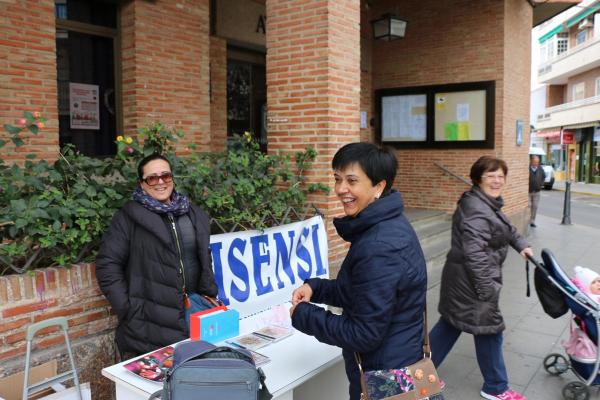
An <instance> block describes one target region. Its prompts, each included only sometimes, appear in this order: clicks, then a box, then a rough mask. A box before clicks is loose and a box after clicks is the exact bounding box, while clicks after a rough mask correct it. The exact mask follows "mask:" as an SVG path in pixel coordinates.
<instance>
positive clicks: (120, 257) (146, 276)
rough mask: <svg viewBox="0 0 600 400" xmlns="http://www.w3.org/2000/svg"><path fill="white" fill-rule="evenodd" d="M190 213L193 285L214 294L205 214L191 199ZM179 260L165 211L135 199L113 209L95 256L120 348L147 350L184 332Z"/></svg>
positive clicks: (97, 272) (206, 216) (170, 340)
mask: <svg viewBox="0 0 600 400" xmlns="http://www.w3.org/2000/svg"><path fill="white" fill-rule="evenodd" d="M188 215H189V217H190V220H191V221H192V225H193V226H194V231H195V232H196V243H197V246H196V247H197V249H198V259H199V260H200V265H201V269H202V270H201V271H200V273H199V274H198V282H197V291H198V293H200V294H206V295H209V296H213V297H214V296H216V295H217V286H216V284H215V280H214V274H213V271H212V262H211V256H210V250H209V240H210V232H209V218H208V215H207V214H206V213H205V212H204V211H202V209H200V208H199V207H197V206H195V205H191V206H190V210H189V214H188ZM179 266H180V264H179V254H178V251H177V246H176V244H175V237H174V234H173V231H172V228H171V224H170V223H169V221H168V219H167V217H166V216H161V215H159V214H156V213H154V212H151V211H149V210H147V209H145V208H144V207H143V206H141V205H140V204H138V203H136V202H135V201H130V202H128V203H127V204H125V206H124V207H123V209H121V210H120V211H119V212H118V213H117V214H115V216H114V217H113V220H112V222H111V224H110V227H109V229H108V230H107V231H106V233H105V234H104V237H103V240H102V246H101V247H100V251H99V252H98V256H97V257H96V276H97V278H98V283H99V285H100V289H102V292H103V293H104V295H105V296H106V298H107V299H108V301H109V302H110V304H111V306H112V308H113V310H114V312H115V313H116V314H117V316H118V318H119V326H118V328H117V333H116V339H117V344H118V346H119V349H120V350H121V351H122V352H124V351H127V352H134V353H138V354H141V353H146V352H149V351H152V350H154V349H156V348H159V347H162V346H166V345H169V344H172V343H174V342H177V341H180V340H183V339H185V338H187V337H188V329H187V327H186V325H185V318H184V310H183V290H182V289H183V277H182V275H181V274H180V267H179Z"/></svg>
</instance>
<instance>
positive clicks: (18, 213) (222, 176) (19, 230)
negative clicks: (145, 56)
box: [0, 113, 328, 275]
mask: <svg viewBox="0 0 600 400" xmlns="http://www.w3.org/2000/svg"><path fill="white" fill-rule="evenodd" d="M44 121H45V120H44V119H43V117H41V116H40V115H39V114H32V113H25V119H24V123H23V120H21V121H19V125H20V126H18V127H14V126H12V125H5V126H4V127H5V130H6V131H7V132H8V133H9V135H10V139H11V141H12V142H13V144H14V145H15V146H17V147H19V146H21V145H22V144H23V141H22V139H21V138H20V134H21V133H22V132H23V131H25V130H28V131H29V132H30V133H32V134H37V132H38V129H39V128H40V127H43V123H44ZM181 137H183V133H182V132H181V131H177V130H174V129H169V128H167V127H165V126H164V125H162V124H160V123H153V124H150V125H148V126H147V127H145V128H142V129H140V130H139V131H138V135H137V136H136V137H135V138H134V137H127V136H125V137H123V136H119V137H118V138H117V155H116V156H115V157H113V158H103V159H97V158H92V157H88V156H84V155H81V154H79V153H78V152H76V151H75V150H74V148H73V147H70V146H67V147H65V148H63V149H62V150H61V153H60V156H59V158H58V160H56V161H55V162H54V163H49V162H47V161H45V160H34V157H33V156H28V159H27V160H26V161H25V163H24V164H23V165H22V166H19V165H16V164H14V165H10V166H8V165H6V163H5V162H4V160H2V159H0V275H3V274H6V273H13V272H20V273H21V272H25V271H28V270H31V269H34V268H43V267H48V266H52V265H69V264H72V263H77V262H80V261H91V260H93V258H94V256H95V253H96V250H97V247H98V245H99V242H100V239H101V237H102V234H103V232H104V231H105V229H106V228H107V226H108V224H109V222H110V220H111V218H112V215H113V214H114V213H115V212H116V211H117V210H118V209H120V208H121V207H122V206H123V204H124V203H125V202H126V201H127V200H128V199H130V198H131V193H132V192H133V189H134V188H135V186H136V185H137V176H136V168H137V163H138V162H139V160H140V159H141V158H143V157H144V156H145V155H148V154H152V153H154V152H158V153H161V154H163V155H165V156H167V157H168V158H169V159H170V160H171V162H172V163H173V166H174V172H175V175H176V180H175V182H176V187H177V190H178V191H180V192H182V193H185V194H187V195H188V196H189V197H190V198H191V200H192V201H193V202H195V203H196V204H199V205H201V206H202V207H203V208H204V209H205V210H206V211H207V212H208V213H209V214H210V215H211V216H212V217H213V218H215V219H216V220H217V221H218V222H219V224H220V225H221V226H222V227H224V228H226V229H227V230H230V229H232V228H236V227H238V228H239V227H242V228H245V229H261V228H264V227H265V226H266V224H267V223H269V222H270V220H271V219H274V220H281V218H282V217H283V216H284V213H285V212H286V210H287V208H288V207H289V206H293V207H296V208H302V207H304V206H305V202H306V195H307V193H309V192H313V191H316V190H325V191H327V190H328V188H327V187H325V186H323V185H315V184H313V185H308V184H306V182H305V179H304V177H303V172H304V171H305V170H306V169H307V168H308V167H309V166H310V163H311V162H312V161H314V159H315V157H316V152H315V150H314V149H311V148H309V149H306V150H305V151H304V152H299V153H297V154H296V156H295V162H296V165H295V171H292V169H293V168H292V165H291V160H290V158H289V157H287V156H279V155H267V154H264V153H262V152H261V151H260V148H259V146H258V144H257V143H256V142H255V141H254V140H253V139H252V137H251V135H249V134H245V135H244V136H242V137H237V138H234V139H233V140H232V141H231V143H230V145H229V148H228V149H227V150H226V151H223V152H219V153H197V152H194V151H192V154H191V155H190V156H187V157H179V156H177V155H176V154H175V152H174V150H175V147H174V143H175V142H177V140H178V139H179V138H181ZM6 143H7V142H5V141H0V148H2V147H3V146H5V145H6Z"/></svg>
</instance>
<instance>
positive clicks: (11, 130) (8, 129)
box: [4, 124, 23, 135]
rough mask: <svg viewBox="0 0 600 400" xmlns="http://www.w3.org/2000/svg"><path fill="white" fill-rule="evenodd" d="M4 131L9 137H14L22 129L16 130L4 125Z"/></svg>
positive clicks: (14, 127)
mask: <svg viewBox="0 0 600 400" xmlns="http://www.w3.org/2000/svg"><path fill="white" fill-rule="evenodd" d="M4 129H5V130H6V131H7V132H8V133H10V134H11V135H16V134H18V133H20V132H21V131H22V130H23V129H22V128H17V127H16V126H12V125H9V124H4Z"/></svg>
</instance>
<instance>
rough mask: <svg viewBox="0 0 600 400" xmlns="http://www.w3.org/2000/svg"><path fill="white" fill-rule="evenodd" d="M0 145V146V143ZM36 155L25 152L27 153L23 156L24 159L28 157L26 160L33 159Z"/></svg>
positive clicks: (0, 145)
mask: <svg viewBox="0 0 600 400" xmlns="http://www.w3.org/2000/svg"><path fill="white" fill-rule="evenodd" d="M0 147H2V144H0ZM36 157H37V155H36V154H27V155H26V156H25V158H26V159H28V160H33V159H35V158H36Z"/></svg>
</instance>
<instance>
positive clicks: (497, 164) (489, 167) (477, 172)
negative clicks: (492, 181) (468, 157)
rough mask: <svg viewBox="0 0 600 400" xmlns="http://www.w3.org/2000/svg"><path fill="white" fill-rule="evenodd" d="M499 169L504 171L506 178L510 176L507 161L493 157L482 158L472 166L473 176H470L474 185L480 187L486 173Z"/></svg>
mask: <svg viewBox="0 0 600 400" xmlns="http://www.w3.org/2000/svg"><path fill="white" fill-rule="evenodd" d="M499 169H502V172H504V176H506V175H508V166H507V165H506V161H504V160H501V159H499V158H496V157H492V156H481V157H479V159H478V160H477V161H475V163H474V164H473V165H472V166H471V174H470V175H469V176H470V177H471V181H472V182H473V184H475V185H479V184H480V183H481V177H482V176H483V174H484V173H485V172H491V171H497V170H499Z"/></svg>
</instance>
